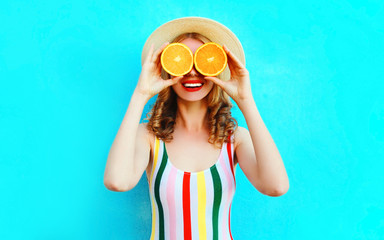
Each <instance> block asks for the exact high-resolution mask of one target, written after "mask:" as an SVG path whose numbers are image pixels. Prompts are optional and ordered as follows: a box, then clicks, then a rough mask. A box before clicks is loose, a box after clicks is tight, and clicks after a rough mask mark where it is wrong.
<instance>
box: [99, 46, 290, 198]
mask: <svg viewBox="0 0 384 240" xmlns="http://www.w3.org/2000/svg"><path fill="white" fill-rule="evenodd" d="M182 43H184V44H186V45H187V46H188V47H190V48H191V50H192V52H195V51H196V49H197V48H198V47H199V46H201V45H202V44H203V43H202V42H201V41H199V40H196V39H185V40H184V41H182ZM168 44H169V43H164V44H163V45H162V46H161V47H160V48H159V49H157V50H156V51H154V46H153V45H152V46H151V49H150V51H149V53H148V55H147V57H146V59H145V61H144V64H143V67H142V72H141V74H140V77H139V81H138V84H137V86H136V89H135V90H134V93H133V95H132V98H131V102H130V104H129V107H128V110H127V112H126V115H125V117H124V119H123V122H122V125H121V127H120V129H119V131H118V134H117V136H116V138H115V141H114V143H113V145H112V147H111V150H110V153H109V156H108V161H107V166H106V170H105V175H104V184H105V185H106V186H107V188H108V189H110V190H113V191H128V190H130V189H132V188H133V187H135V186H136V184H137V183H138V182H139V180H140V178H141V176H142V173H143V171H144V170H146V171H147V177H148V179H149V174H150V172H151V166H152V159H153V149H154V146H153V144H154V136H153V135H152V134H151V133H149V132H148V131H147V130H146V123H141V124H139V120H140V116H141V114H142V111H143V108H144V106H145V104H146V103H147V102H148V100H149V99H150V98H152V97H153V96H154V95H156V94H158V93H159V92H160V91H161V90H163V89H164V88H167V87H172V88H173V89H174V90H175V92H176V94H177V103H178V110H177V115H176V125H175V130H174V133H173V137H174V139H173V141H171V142H169V143H166V149H167V152H168V157H169V160H170V162H171V163H172V164H173V165H174V166H175V167H176V168H178V169H180V170H183V171H189V172H197V171H202V170H205V169H207V168H209V167H210V166H212V165H213V164H214V163H216V161H217V160H218V157H219V154H220V149H217V148H216V147H214V145H213V144H210V143H208V141H207V139H208V129H207V122H206V121H207V118H206V113H207V104H206V96H207V95H208V93H209V91H210V90H211V89H212V87H213V84H217V85H218V86H219V87H221V88H222V89H223V90H224V91H225V92H226V93H227V94H228V95H229V96H230V97H231V98H232V99H233V100H234V101H235V102H236V104H237V106H238V107H239V109H240V110H241V111H242V113H243V115H244V118H245V120H246V123H247V126H248V129H249V130H248V129H246V128H243V127H240V126H239V127H238V128H237V129H236V131H235V133H234V134H235V143H234V152H235V158H234V160H235V164H236V165H237V163H238V164H239V165H240V167H241V169H242V170H243V172H244V174H245V176H246V177H247V179H248V180H249V181H250V182H251V184H252V185H253V186H254V187H255V188H256V189H257V190H258V191H259V192H261V193H263V194H265V195H268V196H281V195H283V194H285V193H286V192H287V191H288V189H289V180H288V176H287V173H286V170H285V167H284V163H283V161H282V158H281V156H280V154H279V151H278V149H277V147H276V145H275V143H274V141H273V139H272V137H271V135H270V133H269V131H268V129H267V127H266V126H265V124H264V121H263V119H262V118H261V116H260V113H259V111H258V108H257V106H256V103H255V100H254V98H253V96H252V91H251V82H250V77H249V72H248V70H247V69H246V68H245V66H244V65H243V64H242V63H241V61H239V59H237V57H236V56H235V55H234V54H233V53H232V52H231V51H230V50H229V49H228V48H227V47H226V46H225V45H224V46H223V48H224V50H225V52H226V53H227V56H228V67H229V69H230V72H231V78H230V80H228V81H222V80H220V79H219V78H217V77H204V76H201V75H199V73H197V72H196V70H195V69H192V70H191V72H190V73H188V74H186V75H185V76H180V77H172V78H171V79H167V80H164V79H162V78H161V75H160V74H161V64H160V55H161V52H162V51H163V49H164V48H165V47H166V46H167V45H168ZM191 78H195V79H196V78H198V79H201V80H202V81H204V86H203V88H202V89H201V90H199V91H196V92H188V91H185V90H184V89H183V87H182V85H181V82H183V81H185V80H187V79H191ZM196 149H199V151H196ZM236 165H235V166H236Z"/></svg>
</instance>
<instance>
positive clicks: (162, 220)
mask: <svg viewBox="0 0 384 240" xmlns="http://www.w3.org/2000/svg"><path fill="white" fill-rule="evenodd" d="M232 139H233V135H232ZM228 140H229V138H228ZM233 160H234V149H233V143H232V142H227V143H224V144H223V146H222V148H221V152H220V157H219V159H218V160H217V161H216V163H215V164H214V165H213V166H211V167H210V168H208V169H206V170H203V171H199V172H186V171H182V170H180V169H178V168H176V167H175V166H174V165H173V164H172V163H171V161H170V160H169V159H168V154H167V150H166V148H165V143H164V142H163V141H162V140H161V139H158V138H157V137H156V136H155V144H154V156H153V165H152V170H151V173H150V178H149V181H148V183H149V188H150V198H151V205H152V233H151V238H150V239H151V240H180V239H185V240H192V239H200V240H202V239H204V240H206V239H213V240H227V239H228V240H230V239H231V240H233V238H232V233H231V225H230V223H231V206H232V199H233V196H234V194H235V189H236V180H235V172H234V170H235V169H234V162H233Z"/></svg>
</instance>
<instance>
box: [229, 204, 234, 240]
mask: <svg viewBox="0 0 384 240" xmlns="http://www.w3.org/2000/svg"><path fill="white" fill-rule="evenodd" d="M231 206H232V203H231V204H230V205H229V215H228V225H229V235H230V236H231V240H233V237H232V232H231Z"/></svg>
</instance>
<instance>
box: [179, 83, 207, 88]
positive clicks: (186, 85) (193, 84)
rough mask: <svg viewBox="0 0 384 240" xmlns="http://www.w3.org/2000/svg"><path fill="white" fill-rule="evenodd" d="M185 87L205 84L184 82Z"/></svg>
mask: <svg viewBox="0 0 384 240" xmlns="http://www.w3.org/2000/svg"><path fill="white" fill-rule="evenodd" d="M183 85H184V86H185V87H201V86H202V85H203V84H201V83H184V84H183Z"/></svg>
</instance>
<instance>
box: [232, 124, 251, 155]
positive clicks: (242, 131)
mask: <svg viewBox="0 0 384 240" xmlns="http://www.w3.org/2000/svg"><path fill="white" fill-rule="evenodd" d="M247 135H249V131H248V129H246V128H244V127H240V126H237V128H236V130H235V137H234V138H235V141H234V150H235V151H236V149H237V147H238V146H239V145H240V144H241V143H242V142H243V141H244V139H245V137H247Z"/></svg>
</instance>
